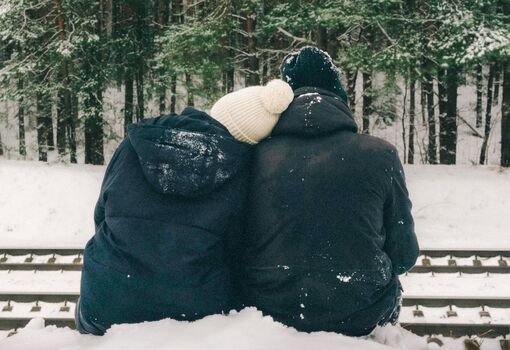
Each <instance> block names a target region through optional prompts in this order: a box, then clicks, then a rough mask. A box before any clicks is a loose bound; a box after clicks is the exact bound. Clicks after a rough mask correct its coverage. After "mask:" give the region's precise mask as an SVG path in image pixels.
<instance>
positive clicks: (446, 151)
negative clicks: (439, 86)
mask: <svg viewBox="0 0 510 350" xmlns="http://www.w3.org/2000/svg"><path fill="white" fill-rule="evenodd" d="M445 78H446V99H447V102H446V113H445V115H444V117H443V118H442V120H441V119H440V124H441V128H440V130H441V131H440V134H439V139H440V143H441V149H440V150H439V159H440V162H441V164H455V160H456V150H457V89H458V67H456V66H451V67H450V68H448V69H447V71H446V77H445Z"/></svg>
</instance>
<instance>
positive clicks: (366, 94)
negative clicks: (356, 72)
mask: <svg viewBox="0 0 510 350" xmlns="http://www.w3.org/2000/svg"><path fill="white" fill-rule="evenodd" d="M372 100H373V99H372V72H370V73H363V129H362V132H363V134H369V133H370V116H371V115H372V102H373V101H372Z"/></svg>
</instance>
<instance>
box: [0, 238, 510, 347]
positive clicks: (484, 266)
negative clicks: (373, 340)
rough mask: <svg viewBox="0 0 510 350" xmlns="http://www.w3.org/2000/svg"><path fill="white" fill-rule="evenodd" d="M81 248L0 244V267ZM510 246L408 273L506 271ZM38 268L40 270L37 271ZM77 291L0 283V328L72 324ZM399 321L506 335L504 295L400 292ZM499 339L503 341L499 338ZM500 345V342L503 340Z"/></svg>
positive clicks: (72, 256) (28, 264) (438, 260)
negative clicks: (41, 322) (36, 321)
mask: <svg viewBox="0 0 510 350" xmlns="http://www.w3.org/2000/svg"><path fill="white" fill-rule="evenodd" d="M82 254H83V250H81V249H26V248H24V249H1V248H0V272H3V273H7V274H10V273H13V274H15V273H18V272H19V271H25V273H26V272H27V271H33V272H34V273H40V274H43V273H47V272H49V271H60V272H61V273H62V274H63V275H65V274H66V273H67V272H70V273H77V271H80V270H81V268H82V263H83V258H82ZM509 266H510V250H447V249H445V250H439V249H437V250H422V252H421V256H420V258H419V259H418V261H417V264H416V266H415V267H414V268H413V269H412V270H411V271H410V273H411V274H425V273H428V274H432V276H433V275H434V274H443V273H457V274H459V275H462V274H486V276H490V275H491V274H510V267H509ZM39 271H40V272H39ZM78 297H79V294H78V293H77V292H53V291H52V292H20V291H8V290H1V289H0V330H12V329H16V328H20V327H23V326H25V325H26V324H27V323H28V321H29V320H30V319H32V318H34V317H43V318H44V319H45V322H46V324H47V325H50V324H52V325H57V326H68V327H71V328H72V327H74V307H75V303H76V301H77V300H78ZM401 325H402V326H403V327H404V328H406V329H409V330H411V331H412V332H414V333H416V334H419V335H432V334H442V335H444V336H453V337H458V336H464V335H468V336H473V335H478V336H483V337H499V336H501V337H505V338H510V295H508V296H507V297H461V296H444V297H443V296H421V295H417V296H413V295H404V298H403V301H402V312H401ZM502 344H503V343H502ZM502 346H503V345H502Z"/></svg>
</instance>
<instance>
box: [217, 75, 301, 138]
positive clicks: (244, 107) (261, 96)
mask: <svg viewBox="0 0 510 350" xmlns="http://www.w3.org/2000/svg"><path fill="white" fill-rule="evenodd" d="M293 99H294V93H293V92H292V88H291V87H290V86H289V84H287V83H286V82H284V81H283V80H279V79H275V80H272V81H270V82H269V83H268V84H267V85H266V86H251V87H247V88H244V89H241V90H238V91H235V92H231V93H230V94H227V95H225V96H223V97H222V98H220V99H219V100H218V101H216V103H215V104H214V106H213V107H212V108H211V113H210V114H211V117H213V118H214V119H216V120H217V121H219V122H220V123H221V124H223V125H224V126H225V127H226V128H227V129H228V131H229V132H230V134H232V136H234V137H235V138H236V139H237V140H239V141H242V142H246V143H249V144H257V143H259V142H260V141H262V140H263V139H264V138H266V137H267V136H269V135H270V134H271V131H273V128H274V127H275V125H276V123H277V122H278V120H279V118H280V114H281V113H282V112H283V111H285V110H286V109H287V107H288V106H289V104H290V103H291V102H292V100H293Z"/></svg>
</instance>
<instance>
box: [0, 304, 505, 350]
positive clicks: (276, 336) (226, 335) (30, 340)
mask: <svg viewBox="0 0 510 350" xmlns="http://www.w3.org/2000/svg"><path fill="white" fill-rule="evenodd" d="M6 336H7V333H6V332H4V333H3V334H2V333H0V348H1V349H2V350H31V349H37V350H64V349H66V350H85V349H94V350H110V349H111V350H117V349H123V350H130V349H151V350H159V349H178V350H203V349H208V350H220V349H221V350H229V349H235V350H237V349H243V350H273V349H274V350H276V349H278V350H280V349H282V350H285V349H289V350H290V349H292V350H308V349H314V350H333V349H334V350H343V349H345V350H352V349H356V350H386V349H388V350H390V349H400V350H407V349H409V350H428V349H437V348H438V346H437V345H436V344H434V343H429V344H427V340H426V339H425V338H422V337H418V336H416V335H414V334H412V333H411V332H409V331H406V330H405V329H403V328H401V327H396V326H386V327H378V328H377V329H376V330H375V331H374V332H373V333H372V334H370V335H369V336H367V337H360V338H353V337H346V336H343V335H341V334H335V333H327V332H315V333H302V332H297V331H296V330H294V329H293V328H289V327H286V326H284V325H282V324H280V323H278V322H275V321H273V320H272V319H271V318H270V317H268V316H265V317H264V316H262V313H261V312H260V311H257V310H256V309H254V308H247V309H244V310H242V311H241V312H239V313H237V312H232V313H231V314H230V315H229V316H224V315H214V316H209V317H206V318H204V319H202V320H198V321H195V322H186V321H175V320H171V319H165V320H161V321H156V322H144V323H140V324H131V325H128V324H124V325H115V326H113V327H112V328H111V329H110V330H108V332H107V333H106V335H104V336H103V337H94V336H91V335H81V334H79V333H78V332H76V331H73V330H71V329H69V328H57V327H55V326H48V327H44V321H43V320H42V319H33V320H32V321H31V322H30V323H29V324H28V325H27V326H26V327H25V328H24V329H20V330H19V331H18V334H16V335H14V336H12V337H9V338H6ZM2 337H3V339H2ZM436 339H437V340H436V341H441V342H442V343H444V346H443V347H441V349H443V350H464V349H465V348H464V339H452V338H444V337H441V336H439V337H437V338H436ZM481 349H482V350H496V349H497V350H499V349H500V346H499V340H498V339H484V340H483V342H482V347H481Z"/></svg>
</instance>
